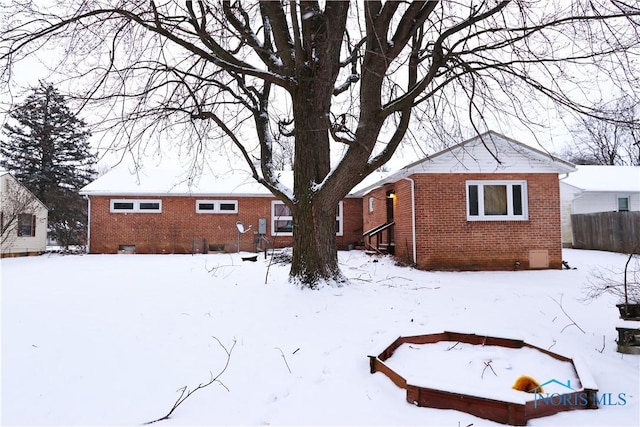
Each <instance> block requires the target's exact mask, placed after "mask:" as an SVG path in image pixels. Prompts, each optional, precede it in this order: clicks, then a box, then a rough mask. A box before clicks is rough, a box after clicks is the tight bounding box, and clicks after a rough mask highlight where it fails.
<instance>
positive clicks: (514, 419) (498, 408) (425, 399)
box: [369, 332, 598, 426]
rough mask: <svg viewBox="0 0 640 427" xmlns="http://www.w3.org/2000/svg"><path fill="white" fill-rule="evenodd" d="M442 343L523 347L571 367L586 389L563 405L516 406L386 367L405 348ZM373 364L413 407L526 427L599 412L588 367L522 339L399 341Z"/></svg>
mask: <svg viewBox="0 0 640 427" xmlns="http://www.w3.org/2000/svg"><path fill="white" fill-rule="evenodd" d="M439 341H453V342H461V343H467V344H475V345H486V346H498V347H506V348H514V349H518V348H523V347H527V348H532V349H535V350H537V351H540V352H542V353H544V354H546V355H548V356H550V357H552V358H554V359H557V360H560V361H563V362H569V363H571V365H572V366H573V369H574V370H575V372H576V376H577V377H578V379H580V383H581V384H582V385H583V389H582V390H579V391H574V392H571V393H565V394H561V395H559V396H558V397H559V398H560V399H562V401H563V402H564V403H563V404H562V405H548V404H540V403H538V404H537V405H536V402H535V400H534V396H533V395H531V400H529V399H528V398H527V400H526V402H523V403H515V402H508V401H503V400H497V399H493V398H486V397H481V396H474V395H470V394H464V393H457V392H452V391H446V390H439V389H435V388H429V387H423V386H418V385H413V384H409V383H408V382H407V380H406V379H405V378H404V377H403V376H402V375H400V374H398V373H397V372H395V371H394V370H393V369H391V368H390V367H389V366H387V365H386V364H385V363H384V361H385V360H387V359H389V358H390V357H391V356H393V353H394V351H395V350H397V349H398V347H400V346H401V345H402V344H433V343H436V342H439ZM369 363H370V368H371V373H372V374H374V373H376V372H381V373H383V374H384V375H386V376H387V377H388V378H389V379H390V380H391V381H393V383H394V384H395V385H396V386H398V387H400V388H402V389H405V390H406V391H407V401H408V402H409V403H412V404H414V405H417V406H422V407H428V408H438V409H454V410H457V411H463V412H466V413H469V414H472V415H475V416H477V417H480V418H485V419H488V420H491V421H496V422H499V423H503V424H509V425H516V426H524V425H526V424H527V421H528V420H530V419H533V418H540V417H546V416H549V415H553V414H556V413H558V412H563V411H569V410H575V409H597V408H598V400H597V392H598V389H597V388H596V387H595V385H594V384H592V385H589V384H587V386H589V387H590V388H587V387H585V383H584V382H583V380H582V378H581V377H580V374H581V371H583V372H582V373H583V375H587V376H588V375H589V374H588V372H584V367H582V366H581V367H580V369H578V368H577V367H576V364H575V363H574V361H573V359H571V358H569V357H565V356H562V355H559V354H557V353H553V352H551V351H549V350H545V349H542V348H539V347H536V346H533V345H531V344H527V343H526V342H524V341H523V340H518V339H511V338H499V337H490V336H485V335H476V334H468V333H459V332H442V333H437V334H429V335H416V336H408V337H399V338H397V339H396V340H395V341H393V342H392V343H391V344H390V345H389V346H388V347H387V348H385V349H384V350H383V351H382V353H380V354H379V355H377V356H369ZM585 395H586V400H587V402H586V403H585V402H584V399H581V398H582V397H584V396H585Z"/></svg>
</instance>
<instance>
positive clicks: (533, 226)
mask: <svg viewBox="0 0 640 427" xmlns="http://www.w3.org/2000/svg"><path fill="white" fill-rule="evenodd" d="M412 178H414V179H415V182H416V229H417V230H416V232H417V235H418V236H419V238H418V242H417V251H418V263H417V264H418V267H419V268H423V269H439V270H511V269H515V268H516V267H515V266H516V262H518V263H520V267H519V268H520V269H528V268H529V253H530V251H531V250H547V251H548V259H549V268H561V267H562V244H561V227H560V195H559V184H558V176H557V174H491V175H489V176H487V175H482V174H422V175H414V176H413V177H412ZM482 179H491V180H526V181H527V188H528V208H529V219H528V220H527V221H467V215H466V181H467V180H482Z"/></svg>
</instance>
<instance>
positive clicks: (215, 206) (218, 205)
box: [196, 200, 238, 214]
mask: <svg viewBox="0 0 640 427" xmlns="http://www.w3.org/2000/svg"><path fill="white" fill-rule="evenodd" d="M196 212H197V213H212V214H235V213H238V201H237V200H196Z"/></svg>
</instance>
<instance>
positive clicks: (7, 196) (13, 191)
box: [0, 173, 48, 254]
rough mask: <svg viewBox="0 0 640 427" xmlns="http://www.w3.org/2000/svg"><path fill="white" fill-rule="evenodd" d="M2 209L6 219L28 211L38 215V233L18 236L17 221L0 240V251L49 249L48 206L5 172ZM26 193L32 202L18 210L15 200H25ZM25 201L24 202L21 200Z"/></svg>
mask: <svg viewBox="0 0 640 427" xmlns="http://www.w3.org/2000/svg"><path fill="white" fill-rule="evenodd" d="M0 189H1V191H0V211H2V212H3V213H4V219H5V221H8V220H9V218H10V217H12V216H14V215H16V214H17V213H26V214H32V215H35V216H36V233H35V236H33V237H20V236H18V230H17V228H16V227H17V222H16V221H14V222H13V224H12V225H11V226H10V227H9V228H8V229H7V230H6V232H5V233H4V234H3V235H2V240H1V241H0V243H1V244H0V253H2V254H12V253H18V254H19V253H27V252H44V251H45V250H46V249H47V217H48V211H47V208H46V207H45V206H44V205H43V204H42V203H41V202H40V201H39V200H38V199H36V198H35V197H34V196H33V194H31V193H30V192H29V190H27V189H26V188H25V187H24V186H23V185H22V184H20V183H19V182H18V181H16V179H15V178H13V176H11V175H10V174H8V173H4V174H3V175H1V176H0ZM25 195H30V196H29V197H31V199H28V200H31V202H29V203H28V205H27V206H26V207H25V208H24V209H22V208H21V209H19V210H20V211H21V212H17V210H16V208H15V207H14V204H15V201H16V200H17V199H19V200H20V201H24V200H25V199H24V197H25ZM21 203H24V202H21Z"/></svg>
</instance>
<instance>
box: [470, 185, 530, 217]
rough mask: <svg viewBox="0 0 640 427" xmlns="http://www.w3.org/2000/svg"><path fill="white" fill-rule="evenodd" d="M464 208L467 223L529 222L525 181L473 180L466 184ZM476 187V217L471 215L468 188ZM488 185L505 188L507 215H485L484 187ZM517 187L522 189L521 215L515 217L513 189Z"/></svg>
mask: <svg viewBox="0 0 640 427" xmlns="http://www.w3.org/2000/svg"><path fill="white" fill-rule="evenodd" d="M466 184H467V185H466V195H465V198H466V208H467V221H528V220H529V197H528V191H527V181H518V180H513V181H512V180H508V181H502V180H500V181H497V180H496V181H492V180H486V181H485V180H475V181H467V183H466ZM472 185H476V186H477V187H478V215H471V201H470V200H469V187H470V186H472ZM490 185H505V186H506V187H507V215H486V214H485V213H484V212H485V210H484V187H485V186H490ZM515 185H519V186H521V188H522V191H521V195H520V197H521V201H522V214H521V215H515V214H514V213H513V187H514V186H515Z"/></svg>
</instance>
